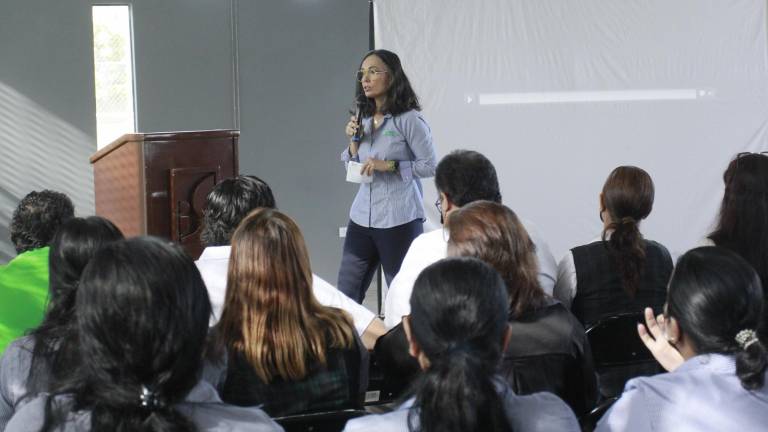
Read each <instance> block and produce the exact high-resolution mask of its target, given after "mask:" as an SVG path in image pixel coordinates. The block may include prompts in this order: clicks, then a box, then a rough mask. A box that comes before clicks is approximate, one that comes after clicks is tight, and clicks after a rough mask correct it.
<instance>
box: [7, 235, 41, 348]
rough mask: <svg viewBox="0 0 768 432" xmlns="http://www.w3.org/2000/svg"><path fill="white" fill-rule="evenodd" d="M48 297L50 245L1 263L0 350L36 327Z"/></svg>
mask: <svg viewBox="0 0 768 432" xmlns="http://www.w3.org/2000/svg"><path fill="white" fill-rule="evenodd" d="M47 301H48V247H43V248H40V249H33V250H31V251H27V252H24V253H23V254H21V255H18V256H17V257H16V258H14V259H13V260H12V261H11V262H9V263H8V264H6V265H4V266H0V354H2V353H3V351H5V347H6V346H8V344H10V343H11V342H12V341H13V340H14V339H16V338H18V337H20V336H22V335H24V333H25V332H26V331H27V330H29V329H32V328H35V327H37V326H38V325H39V324H40V322H41V321H42V320H43V315H44V314H45V307H46V303H47Z"/></svg>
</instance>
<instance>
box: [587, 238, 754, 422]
mask: <svg viewBox="0 0 768 432" xmlns="http://www.w3.org/2000/svg"><path fill="white" fill-rule="evenodd" d="M762 305H763V289H762V286H761V283H760V278H759V277H758V274H757V273H756V272H755V270H754V269H753V268H752V267H751V266H750V265H749V263H747V261H745V260H744V259H743V258H741V257H740V256H738V255H736V254H735V253H734V252H731V251H729V250H727V249H724V248H719V247H711V246H708V247H700V248H696V249H693V250H691V251H689V252H687V253H686V254H684V255H683V256H682V257H680V259H679V260H678V261H677V266H676V268H675V272H674V274H673V276H672V280H671V281H670V282H669V293H668V296H667V305H666V308H665V309H664V314H663V315H662V316H659V317H658V318H654V314H653V310H651V309H650V308H648V309H646V311H645V320H646V326H647V327H646V326H642V325H639V326H638V332H639V334H640V337H641V339H643V342H644V343H645V345H646V346H647V347H648V349H649V350H650V351H651V353H653V355H654V357H656V359H657V360H658V361H659V363H661V365H662V366H664V368H665V369H667V370H669V371H671V372H670V373H667V374H661V375H656V376H653V377H642V378H637V379H633V380H631V381H629V382H628V383H627V386H626V388H625V390H624V394H623V395H622V396H621V398H620V399H619V400H618V401H617V402H616V404H615V405H614V406H613V407H612V408H611V409H610V410H609V411H608V412H607V413H606V415H605V416H604V417H603V419H602V420H601V421H600V423H599V424H598V427H597V430H598V431H627V432H639V431H675V432H678V431H696V432H708V431H712V432H715V431H717V432H720V431H758V430H765V429H766V425H768V387H766V385H765V370H766V365H768V351H766V337H765V333H764V331H765V330H764V329H765V327H764V322H762V319H761V318H762Z"/></svg>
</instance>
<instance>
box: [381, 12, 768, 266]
mask: <svg viewBox="0 0 768 432" xmlns="http://www.w3.org/2000/svg"><path fill="white" fill-rule="evenodd" d="M374 17H375V42H376V47H377V48H384V49H389V50H392V51H394V52H396V53H398V54H399V55H400V56H401V58H402V61H403V65H404V68H405V71H406V73H407V74H408V76H409V78H410V79H411V81H412V84H413V85H414V88H415V89H416V92H417V93H418V95H419V97H420V98H421V101H422V105H423V112H424V115H425V118H426V119H427V121H428V122H429V123H430V126H431V128H432V133H433V136H434V142H435V145H436V147H437V152H438V157H442V156H443V155H445V154H447V153H448V152H450V151H452V150H455V149H462V148H464V149H472V150H477V151H480V152H482V153H483V154H485V155H486V156H488V157H489V158H490V159H491V160H492V161H493V163H494V165H495V166H496V169H497V171H498V174H499V180H500V182H501V187H502V195H503V199H504V203H505V204H507V205H508V206H509V207H511V208H512V209H513V210H515V211H516V212H517V213H518V215H520V216H521V217H522V218H523V219H524V220H526V221H530V222H532V223H533V225H534V226H535V229H536V230H537V231H538V232H539V233H540V234H541V235H542V236H543V238H545V239H546V240H547V241H548V242H549V245H550V247H551V249H552V251H553V253H554V255H555V258H556V259H558V260H559V259H560V258H562V256H563V255H564V254H565V252H566V251H567V250H568V249H570V248H572V247H574V246H577V245H579V244H583V243H586V242H589V241H590V240H592V239H594V238H596V237H597V236H598V235H599V233H600V231H601V229H602V223H601V222H600V219H599V217H598V194H599V192H600V190H601V188H602V185H603V182H604V181H605V178H606V177H607V176H608V174H609V173H610V171H611V170H612V169H613V168H615V167H616V166H619V165H636V166H639V167H641V168H643V169H645V170H646V171H648V172H649V173H650V174H651V176H652V177H653V180H654V182H655V185H656V200H655V203H654V210H653V212H652V213H651V215H650V217H649V218H648V219H647V220H646V221H645V222H644V223H643V224H642V225H641V230H642V231H643V233H644V235H645V236H646V238H649V239H653V240H657V241H659V242H661V243H663V244H665V245H666V246H667V247H668V248H669V250H670V252H671V253H672V254H673V257H674V256H677V255H679V254H681V253H683V252H685V251H686V250H687V249H689V248H691V247H694V246H696V245H697V244H698V243H699V242H700V241H701V240H702V239H703V238H704V237H705V236H706V234H707V233H708V232H709V231H710V230H711V228H712V226H713V223H714V221H715V218H716V215H717V212H718V209H719V206H720V201H721V199H722V193H723V181H722V174H723V171H724V170H725V168H726V166H727V164H728V162H729V161H730V159H731V158H733V157H734V156H735V155H736V154H737V153H739V152H743V151H761V150H765V149H766V148H767V146H766V133H767V129H768V65H767V62H766V53H767V52H768V51H767V48H766V45H767V43H766V37H767V36H766V2H765V0H731V1H724V0H674V1H670V0H622V1H615V0H580V1H573V0H536V1H533V0H475V1H468V0H417V1H415V0H375V1H374ZM424 183H425V186H427V188H426V191H427V192H426V196H425V203H426V208H427V209H428V212H429V217H430V225H431V227H434V226H436V225H437V224H436V223H435V217H436V214H437V211H436V210H435V209H434V206H433V205H432V202H434V200H435V191H434V182H433V181H432V180H431V179H430V180H428V181H425V182H424Z"/></svg>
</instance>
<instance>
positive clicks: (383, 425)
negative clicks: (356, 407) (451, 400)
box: [344, 384, 581, 432]
mask: <svg viewBox="0 0 768 432" xmlns="http://www.w3.org/2000/svg"><path fill="white" fill-rule="evenodd" d="M498 387H499V392H500V395H501V396H502V403H503V406H504V410H505V412H506V414H507V419H508V420H509V423H510V426H512V430H514V431H515V432H579V431H581V428H579V423H578V422H577V421H576V416H574V415H573V411H571V409H570V408H569V407H568V405H566V404H565V402H563V401H562V400H561V399H560V398H558V397H557V396H555V395H554V394H552V393H546V392H542V393H534V394H532V395H526V396H518V395H516V394H515V393H514V392H513V391H512V389H510V388H509V387H508V386H507V385H506V384H504V385H503V386H498ZM413 403H414V399H410V400H408V401H407V402H405V403H404V404H402V405H401V406H400V407H399V408H396V409H395V410H394V411H392V412H390V413H387V414H373V415H367V416H364V417H359V418H356V419H353V420H350V421H348V422H347V426H346V427H345V428H344V432H408V431H409V430H410V429H409V428H408V414H409V413H410V411H411V409H413Z"/></svg>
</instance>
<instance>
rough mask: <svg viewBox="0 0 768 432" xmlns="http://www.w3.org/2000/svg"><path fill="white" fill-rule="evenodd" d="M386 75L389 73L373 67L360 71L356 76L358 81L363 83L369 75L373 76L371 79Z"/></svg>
mask: <svg viewBox="0 0 768 432" xmlns="http://www.w3.org/2000/svg"><path fill="white" fill-rule="evenodd" d="M385 73H387V71H385V70H381V69H379V68H375V67H371V68H368V69H367V70H366V69H360V70H359V71H357V74H356V75H355V76H356V77H357V80H358V81H360V82H363V80H365V77H366V76H368V75H370V76H371V79H375V78H378V77H380V76H381V75H383V74H385Z"/></svg>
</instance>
